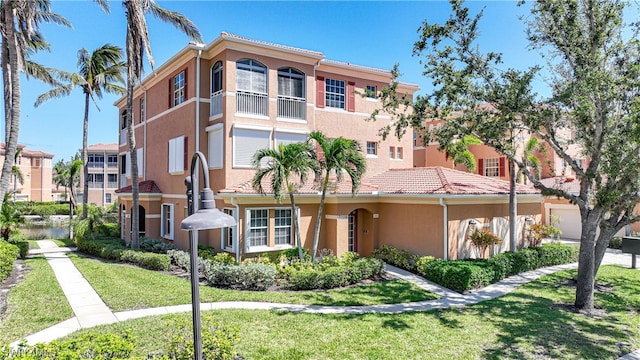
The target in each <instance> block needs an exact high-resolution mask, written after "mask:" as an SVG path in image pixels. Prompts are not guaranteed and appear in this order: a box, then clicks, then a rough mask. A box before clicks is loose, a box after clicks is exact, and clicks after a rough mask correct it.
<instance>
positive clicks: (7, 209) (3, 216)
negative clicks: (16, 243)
mask: <svg viewBox="0 0 640 360" xmlns="http://www.w3.org/2000/svg"><path fill="white" fill-rule="evenodd" d="M23 222H24V219H23V217H22V214H21V213H20V210H18V208H17V207H16V205H15V202H13V201H11V193H10V192H8V193H5V195H4V201H3V202H2V206H0V233H1V234H2V238H3V239H4V241H9V236H10V235H11V232H12V231H13V229H15V228H16V227H17V226H18V225H19V224H22V223H23Z"/></svg>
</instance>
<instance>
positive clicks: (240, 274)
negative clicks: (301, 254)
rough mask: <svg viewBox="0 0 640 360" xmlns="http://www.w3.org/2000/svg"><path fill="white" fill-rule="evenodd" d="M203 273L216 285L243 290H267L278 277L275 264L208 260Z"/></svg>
mask: <svg viewBox="0 0 640 360" xmlns="http://www.w3.org/2000/svg"><path fill="white" fill-rule="evenodd" d="M203 273H204V276H205V277H206V278H207V280H209V282H210V283H211V284H213V285H214V286H219V287H228V288H233V289H241V290H266V289H267V288H269V287H270V286H271V285H273V283H274V282H275V278H276V269H275V268H274V267H273V266H270V265H266V264H258V263H252V264H242V265H221V264H214V263H211V262H210V261H207V262H205V263H204V271H203Z"/></svg>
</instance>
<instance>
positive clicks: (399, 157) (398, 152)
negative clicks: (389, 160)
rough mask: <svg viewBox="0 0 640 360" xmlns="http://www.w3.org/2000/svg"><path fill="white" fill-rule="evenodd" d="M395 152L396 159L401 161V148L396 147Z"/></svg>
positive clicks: (402, 153) (402, 152) (402, 154)
mask: <svg viewBox="0 0 640 360" xmlns="http://www.w3.org/2000/svg"><path fill="white" fill-rule="evenodd" d="M396 151H397V153H396V159H402V158H403V156H404V151H403V149H402V147H401V146H398V147H397V148H396Z"/></svg>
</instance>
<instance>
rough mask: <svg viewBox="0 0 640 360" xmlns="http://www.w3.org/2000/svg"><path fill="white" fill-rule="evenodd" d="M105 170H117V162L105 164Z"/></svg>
mask: <svg viewBox="0 0 640 360" xmlns="http://www.w3.org/2000/svg"><path fill="white" fill-rule="evenodd" d="M107 168H109V169H117V168H118V163H117V162H108V163H107Z"/></svg>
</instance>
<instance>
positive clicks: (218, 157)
mask: <svg viewBox="0 0 640 360" xmlns="http://www.w3.org/2000/svg"><path fill="white" fill-rule="evenodd" d="M223 145H224V143H223V131H222V127H220V128H219V129H217V130H213V131H210V132H209V168H212V169H221V168H222V166H223V162H224V147H223Z"/></svg>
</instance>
